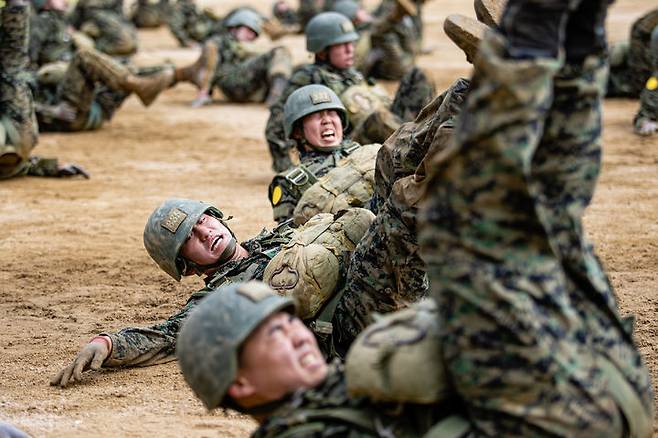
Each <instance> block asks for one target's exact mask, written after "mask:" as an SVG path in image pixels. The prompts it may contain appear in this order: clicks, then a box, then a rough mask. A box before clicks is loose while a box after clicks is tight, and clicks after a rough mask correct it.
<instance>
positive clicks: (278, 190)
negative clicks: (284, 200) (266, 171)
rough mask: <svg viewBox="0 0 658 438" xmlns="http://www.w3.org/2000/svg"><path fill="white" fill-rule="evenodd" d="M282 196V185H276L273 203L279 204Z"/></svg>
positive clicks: (273, 192) (273, 191)
mask: <svg viewBox="0 0 658 438" xmlns="http://www.w3.org/2000/svg"><path fill="white" fill-rule="evenodd" d="M282 196H283V190H281V186H276V187H274V190H272V205H277V204H278V203H279V201H281V197H282Z"/></svg>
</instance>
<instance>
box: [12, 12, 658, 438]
mask: <svg viewBox="0 0 658 438" xmlns="http://www.w3.org/2000/svg"><path fill="white" fill-rule="evenodd" d="M203 4H204V6H210V7H213V8H214V9H215V10H216V11H217V12H219V13H222V12H225V11H227V10H228V9H229V8H231V7H233V6H236V5H237V4H238V2H235V1H232V2H220V1H219V0H210V1H208V2H205V3H203ZM370 4H372V3H370ZM256 6H257V7H258V8H259V9H260V10H262V11H263V12H268V10H269V0H257V3H256ZM651 7H655V2H654V0H620V1H618V2H617V3H616V5H615V6H614V7H613V9H612V12H611V15H610V18H609V24H610V39H611V40H612V41H619V40H622V39H624V38H626V36H627V35H628V30H629V27H630V25H631V23H632V22H633V20H634V19H635V18H637V17H638V16H639V15H641V13H642V12H643V11H646V10H648V9H650V8H651ZM453 12H461V13H464V14H466V15H471V16H473V15H474V14H473V12H472V10H471V6H470V2H468V1H463V0H449V1H446V0H434V1H432V2H430V3H429V4H428V5H427V7H426V13H425V19H426V36H425V40H426V45H427V46H432V47H434V48H435V50H434V52H433V53H432V54H431V55H426V56H423V57H421V58H420V60H419V64H420V65H421V66H423V67H425V68H427V69H428V70H430V71H431V72H432V74H433V75H434V78H435V79H436V82H437V85H438V87H439V88H440V89H442V88H444V87H446V86H447V85H449V84H450V83H451V82H452V81H453V80H454V79H455V78H457V76H458V75H467V74H468V72H469V65H468V64H467V63H466V62H465V60H464V57H463V55H462V54H461V52H460V51H459V50H458V49H457V48H456V47H455V46H453V45H452V44H451V43H450V41H449V40H448V39H447V37H445V35H444V34H443V32H442V30H441V29H442V22H443V19H444V18H445V16H447V15H448V14H450V13H453ZM281 43H282V44H286V45H288V46H290V47H291V48H292V50H293V52H294V56H295V59H296V61H298V62H302V61H306V60H308V59H310V58H309V57H308V55H307V54H306V53H305V52H304V44H303V40H302V38H301V37H299V36H295V37H287V38H285V39H283V40H281ZM140 44H141V53H140V54H139V55H138V56H137V62H138V63H139V64H141V65H149V64H154V63H159V62H162V61H164V60H165V59H169V60H172V61H174V62H175V63H176V64H178V65H183V64H186V63H188V62H190V61H192V60H194V59H195V58H196V56H197V54H198V49H180V48H178V47H177V46H176V44H175V41H174V39H173V38H172V37H171V36H170V34H169V32H168V31H167V30H166V29H158V30H154V31H144V32H140ZM387 86H389V88H390V89H391V90H394V89H395V85H394V84H387ZM194 94H195V89H194V88H193V87H192V86H187V85H179V86H178V87H176V88H174V89H171V90H168V91H167V92H165V93H164V94H163V95H162V96H161V97H160V98H159V100H158V101H157V102H156V103H155V104H154V105H153V106H152V107H150V108H148V109H144V108H142V107H141V105H140V104H139V102H138V100H137V99H135V98H133V97H131V98H130V99H129V100H128V101H127V102H126V103H125V105H124V106H123V108H122V109H121V110H120V111H119V112H118V114H117V115H116V117H115V119H114V120H113V121H112V122H111V123H110V124H108V125H107V126H106V127H104V128H103V129H102V130H100V131H98V132H90V133H80V134H46V135H42V136H41V138H40V144H39V146H38V148H37V149H36V151H35V152H36V153H38V154H40V155H43V156H58V157H60V159H61V160H65V161H72V162H76V163H79V164H82V165H83V166H84V167H85V168H86V169H87V170H89V171H90V172H91V174H92V178H91V179H90V180H88V181H87V180H83V179H61V180H57V179H39V178H18V179H14V180H10V181H3V182H2V183H0V420H5V421H9V422H11V423H13V424H15V425H16V426H18V427H20V428H22V429H24V430H25V431H27V432H29V433H30V434H33V435H34V436H199V437H200V436H236V437H238V436H247V435H248V433H249V432H250V431H251V430H252V429H253V428H254V426H255V424H254V423H253V422H252V421H250V420H249V419H247V418H245V417H243V416H240V415H237V414H235V413H232V412H215V413H212V414H209V413H207V412H206V411H205V409H204V408H203V407H202V405H201V403H200V402H199V401H197V400H196V399H195V398H194V397H193V395H192V393H191V392H190V391H189V390H188V388H187V387H186V385H185V383H184V382H183V379H182V377H181V374H180V373H179V371H178V368H177V366H176V364H175V363H170V364H166V365H160V366H154V367H147V368H136V369H124V370H109V371H102V372H90V373H87V375H86V378H85V380H84V381H83V382H82V383H81V384H77V385H74V386H73V387H71V388H67V389H63V390H62V389H58V388H52V387H50V386H48V380H49V379H50V377H52V376H53V375H54V374H55V373H56V372H57V371H58V370H59V369H60V368H61V367H62V366H64V365H65V364H66V363H67V361H69V360H71V359H72V358H73V357H74V355H75V354H76V352H77V351H78V349H79V348H80V347H81V346H82V345H83V344H84V343H86V342H87V341H88V340H89V339H90V338H91V337H92V336H94V335H95V334H97V333H99V332H101V331H114V330H118V329H120V328H122V327H125V326H129V325H148V324H150V323H152V322H156V321H158V320H161V319H163V318H165V317H167V316H168V315H169V314H171V313H172V312H174V311H175V310H176V309H178V308H179V307H180V306H182V305H183V304H184V303H185V301H186V298H187V296H188V295H189V294H190V293H191V292H193V291H195V290H197V289H198V288H199V287H200V286H201V285H202V282H201V280H200V279H198V278H188V279H186V280H184V281H183V282H182V283H180V284H178V283H176V282H174V281H173V280H171V279H170V278H168V277H167V276H166V275H165V274H164V273H163V272H161V271H160V270H159V269H158V268H157V266H156V265H155V264H154V263H153V262H152V261H151V260H150V259H149V257H148V255H147V254H146V251H145V250H144V249H143V246H142V230H143V226H144V223H145V221H146V218H147V217H148V215H149V213H150V212H151V211H152V210H153V208H155V207H156V206H157V205H158V204H159V203H160V202H161V201H163V200H164V199H165V198H167V197H171V196H179V197H189V198H193V199H202V200H206V201H209V202H212V203H215V204H216V205H218V206H221V208H222V209H223V210H224V212H226V213H228V214H231V215H234V216H235V219H233V220H232V221H231V225H232V227H233V228H234V230H235V232H236V233H237V235H238V236H239V237H241V238H243V239H244V238H248V237H251V236H253V235H255V234H256V233H257V232H258V231H259V230H260V229H261V228H262V227H264V226H271V225H272V224H273V223H272V220H271V210H270V206H269V203H268V201H267V196H266V193H267V192H266V189H267V185H268V184H269V182H270V179H271V178H272V176H273V173H272V171H271V169H270V160H269V155H268V152H267V149H266V145H265V142H264V138H263V129H264V126H265V121H266V119H267V115H268V113H267V110H266V109H265V107H264V106H262V105H234V104H229V103H226V102H222V101H218V102H216V103H215V104H213V105H211V106H207V107H204V108H201V109H192V108H190V106H189V103H190V102H191V101H192V99H193V97H194ZM636 108H637V102H636V101H630V100H614V101H613V100H609V101H607V102H606V103H605V132H604V144H605V147H604V151H605V155H604V167H603V173H602V176H601V178H600V182H599V187H598V190H597V192H596V197H595V199H594V203H593V205H592V206H591V208H590V209H589V210H588V212H587V217H586V225H587V230H588V234H589V236H590V237H591V238H592V240H593V241H594V242H595V243H596V245H597V248H598V253H599V255H600V256H601V257H602V259H603V262H604V264H605V266H606V267H607V269H608V271H609V273H610V277H611V279H612V282H613V284H614V286H615V288H616V291H617V294H618V297H619V303H620V307H621V310H622V313H623V314H629V313H634V314H636V315H637V324H636V340H637V343H638V345H639V347H640V349H641V350H642V352H643V354H644V357H645V360H646V362H647V363H648V365H649V367H650V368H651V371H652V375H653V376H654V385H655V383H656V378H657V377H658V357H657V353H658V320H657V319H656V315H657V313H658V139H656V138H654V139H642V138H638V137H636V136H634V135H633V134H632V132H631V125H630V123H631V119H632V116H633V114H634V111H635V110H636Z"/></svg>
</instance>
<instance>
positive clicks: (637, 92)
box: [606, 9, 658, 135]
mask: <svg viewBox="0 0 658 438" xmlns="http://www.w3.org/2000/svg"><path fill="white" fill-rule="evenodd" d="M610 53H611V55H610V56H611V61H610V78H609V80H608V91H607V94H606V95H607V96H608V97H619V96H621V97H632V98H637V97H638V96H639V97H640V110H639V111H638V113H637V114H636V115H635V119H634V121H633V124H634V129H635V133H637V134H640V135H651V134H654V133H656V132H658V9H653V10H651V11H649V12H647V13H646V14H645V15H643V16H642V17H640V18H639V19H638V20H637V21H635V23H633V26H632V28H631V35H630V40H629V42H628V43H625V44H618V45H615V46H613V47H612V48H611V50H610Z"/></svg>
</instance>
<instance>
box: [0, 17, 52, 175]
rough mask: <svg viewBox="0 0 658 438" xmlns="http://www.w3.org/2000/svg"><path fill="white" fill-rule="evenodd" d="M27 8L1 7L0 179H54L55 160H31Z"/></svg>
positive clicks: (33, 137) (35, 134)
mask: <svg viewBox="0 0 658 438" xmlns="http://www.w3.org/2000/svg"><path fill="white" fill-rule="evenodd" d="M29 14H30V10H29V6H28V5H7V6H4V7H3V8H0V132H1V133H2V136H0V179H3V178H10V177H14V176H19V175H25V174H29V175H34V176H55V175H56V173H57V160H56V159H43V158H39V157H30V153H31V151H32V149H33V148H34V147H35V146H36V144H37V138H38V132H37V129H38V128H37V122H36V118H35V116H34V102H33V100H32V93H31V91H30V87H29V84H28V77H27V76H26V75H25V74H24V70H25V69H26V68H27V65H28V57H27V55H26V54H27V49H28V36H29V29H30V28H29Z"/></svg>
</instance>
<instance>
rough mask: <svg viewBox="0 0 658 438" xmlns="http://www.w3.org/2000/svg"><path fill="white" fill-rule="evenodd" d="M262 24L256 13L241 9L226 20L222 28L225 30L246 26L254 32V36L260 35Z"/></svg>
mask: <svg viewBox="0 0 658 438" xmlns="http://www.w3.org/2000/svg"><path fill="white" fill-rule="evenodd" d="M262 22H263V17H261V16H260V15H259V14H258V13H257V12H256V11H254V10H253V9H250V8H241V9H238V10H237V11H235V12H233V13H232V14H231V15H229V16H228V17H227V18H226V21H225V22H224V26H225V27H226V28H231V27H238V26H246V27H248V28H249V29H251V30H253V31H254V32H256V35H260V32H261V30H262V27H261V24H262Z"/></svg>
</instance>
